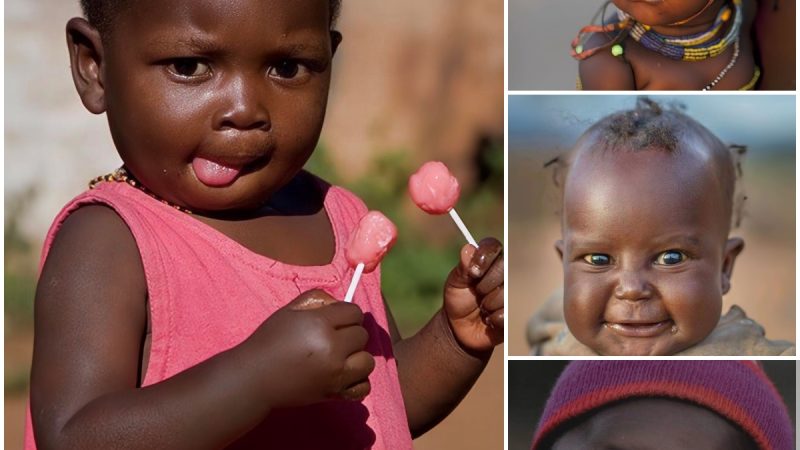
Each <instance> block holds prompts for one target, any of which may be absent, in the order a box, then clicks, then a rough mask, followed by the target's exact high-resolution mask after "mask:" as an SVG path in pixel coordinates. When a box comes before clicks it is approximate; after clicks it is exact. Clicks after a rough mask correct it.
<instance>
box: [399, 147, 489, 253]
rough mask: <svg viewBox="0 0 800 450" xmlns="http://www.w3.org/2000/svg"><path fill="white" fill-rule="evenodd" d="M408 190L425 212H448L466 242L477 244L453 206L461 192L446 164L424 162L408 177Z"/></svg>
mask: <svg viewBox="0 0 800 450" xmlns="http://www.w3.org/2000/svg"><path fill="white" fill-rule="evenodd" d="M408 192H409V194H411V199H412V200H414V203H416V204H417V206H419V207H420V209H422V210H423V211H425V212H426V213H428V214H444V213H449V214H450V217H451V218H452V219H453V221H454V222H455V223H456V226H457V227H458V229H459V230H461V233H462V234H463V235H464V237H465V238H466V239H467V242H469V243H470V244H472V245H473V246H475V247H477V246H478V244H477V243H476V242H475V239H474V238H473V237H472V234H470V232H469V230H467V227H466V225H464V222H462V221H461V217H459V215H458V213H457V212H456V210H455V208H454V207H455V206H456V203H457V202H458V196H459V195H460V194H461V187H460V186H459V185H458V180H457V179H456V177H454V176H453V174H451V173H450V171H449V170H448V169H447V166H445V165H444V164H443V163H441V162H439V161H428V162H426V163H425V164H423V165H422V167H420V168H419V170H417V171H416V172H415V173H414V174H413V175H411V178H409V179H408Z"/></svg>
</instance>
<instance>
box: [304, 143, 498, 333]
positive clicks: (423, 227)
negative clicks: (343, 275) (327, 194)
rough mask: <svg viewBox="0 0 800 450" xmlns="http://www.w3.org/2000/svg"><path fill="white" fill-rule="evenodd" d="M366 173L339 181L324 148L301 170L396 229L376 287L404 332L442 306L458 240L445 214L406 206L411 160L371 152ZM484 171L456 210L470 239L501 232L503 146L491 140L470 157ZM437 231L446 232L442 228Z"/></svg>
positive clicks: (461, 242)
mask: <svg viewBox="0 0 800 450" xmlns="http://www.w3.org/2000/svg"><path fill="white" fill-rule="evenodd" d="M376 154H377V155H378V156H377V157H376V158H375V159H374V160H373V161H371V163H370V167H369V169H368V170H367V171H366V174H365V175H363V176H361V177H359V178H358V179H356V180H351V181H348V182H344V181H343V177H341V175H340V174H339V173H337V171H336V170H335V169H334V165H333V164H331V162H330V158H329V156H328V151H327V149H326V148H325V147H324V146H320V147H319V148H318V149H317V150H316V151H315V152H314V155H313V156H312V157H311V159H310V160H309V162H308V163H307V164H306V168H307V169H308V170H309V171H311V172H313V173H315V174H316V175H318V176H320V177H322V178H324V179H325V180H327V181H328V182H330V183H333V184H341V185H343V186H345V187H346V188H348V189H350V190H351V191H353V192H354V193H355V194H356V195H358V196H359V197H361V199H362V200H364V202H365V203H366V204H367V207H368V208H370V209H377V210H380V211H381V212H382V213H384V214H385V215H386V216H387V217H389V218H390V219H391V220H392V221H393V222H394V223H395V225H397V228H398V240H397V244H396V246H395V247H394V248H393V249H392V251H390V252H389V253H388V254H387V256H386V258H385V259H384V260H383V263H382V264H381V275H382V289H383V293H384V295H385V296H386V299H387V301H388V302H389V305H390V307H391V309H392V313H393V315H394V317H395V319H396V320H397V324H398V327H399V328H400V331H401V333H402V334H403V335H404V336H408V335H410V334H412V333H413V332H415V331H416V330H417V329H419V328H420V327H421V326H422V325H424V324H425V323H426V322H427V321H428V320H429V319H430V318H431V316H432V315H433V313H434V312H435V311H437V310H438V309H439V308H440V307H441V304H442V297H441V296H442V288H443V286H444V281H445V278H447V274H448V273H449V272H450V270H451V269H452V268H453V267H454V266H455V265H456V263H457V262H458V254H459V249H460V248H461V246H462V245H464V243H465V242H464V238H463V236H462V235H461V234H460V232H459V231H458V229H457V228H456V226H455V224H453V223H452V220H451V219H450V218H449V217H447V216H429V215H427V214H425V213H423V212H422V211H421V210H419V209H417V208H416V207H413V206H410V205H411V201H410V199H409V197H408V194H407V184H408V177H409V176H410V175H411V174H412V173H413V172H414V171H415V170H416V169H417V164H418V163H417V162H415V161H412V160H411V158H409V153H408V152H405V151H402V150H388V151H383V152H376ZM476 164H478V165H479V166H480V168H481V171H482V172H484V175H485V176H483V177H482V179H481V180H479V182H478V183H476V186H474V187H473V188H472V189H471V190H469V191H462V194H461V199H460V200H459V203H458V205H457V210H458V213H459V215H460V216H461V218H462V219H463V220H464V223H466V224H467V226H468V227H469V229H470V232H471V233H472V234H473V236H475V238H476V239H481V237H484V236H494V237H497V238H498V239H501V240H502V236H503V149H502V142H491V143H490V145H489V146H487V147H486V148H485V149H484V151H481V152H480V154H479V158H478V160H477V161H476ZM443 230H449V231H447V232H444V233H443V232H442V231H443Z"/></svg>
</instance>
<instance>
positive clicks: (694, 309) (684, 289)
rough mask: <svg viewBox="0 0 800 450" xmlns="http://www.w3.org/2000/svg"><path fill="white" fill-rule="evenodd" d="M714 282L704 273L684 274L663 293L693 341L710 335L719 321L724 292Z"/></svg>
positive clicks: (670, 309) (677, 320)
mask: <svg viewBox="0 0 800 450" xmlns="http://www.w3.org/2000/svg"><path fill="white" fill-rule="evenodd" d="M698 275H700V274H698ZM715 286H716V285H715V284H714V283H711V282H709V278H708V277H705V276H695V277H685V278H683V279H682V280H676V283H674V284H672V285H671V286H670V289H669V291H668V292H665V293H664V294H665V295H664V302H665V306H666V307H667V309H668V310H669V312H670V315H671V316H672V318H673V320H674V321H675V322H676V323H677V324H678V327H679V329H681V330H682V331H683V332H684V333H687V337H688V338H689V339H691V340H692V341H695V342H697V341H700V340H702V339H703V338H705V337H706V336H708V335H709V334H710V333H711V330H713V329H714V327H715V326H716V324H717V322H718V321H719V317H720V314H721V312H722V294H721V293H720V290H719V289H717V288H715Z"/></svg>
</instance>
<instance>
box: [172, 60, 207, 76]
mask: <svg viewBox="0 0 800 450" xmlns="http://www.w3.org/2000/svg"><path fill="white" fill-rule="evenodd" d="M167 70H169V71H170V72H172V73H174V74H175V75H178V76H179V77H184V78H195V77H202V76H205V75H208V74H209V73H210V72H211V67H209V65H208V64H206V63H204V62H203V61H201V60H199V59H196V58H178V59H176V60H173V61H172V62H171V63H170V64H169V65H168V66H167Z"/></svg>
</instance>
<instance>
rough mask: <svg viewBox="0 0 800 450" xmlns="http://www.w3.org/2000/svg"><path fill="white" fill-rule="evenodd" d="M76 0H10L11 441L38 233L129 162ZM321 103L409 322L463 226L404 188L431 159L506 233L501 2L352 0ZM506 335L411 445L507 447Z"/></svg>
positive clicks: (332, 177) (390, 290)
mask: <svg viewBox="0 0 800 450" xmlns="http://www.w3.org/2000/svg"><path fill="white" fill-rule="evenodd" d="M79 14H80V11H79V8H78V0H72V1H63V0H40V1H37V2H30V1H25V0H9V1H6V2H5V30H6V33H5V36H6V41H5V95H6V96H5V102H6V103H5V108H6V111H7V112H8V114H6V116H5V136H4V137H5V163H6V164H5V241H4V242H5V254H4V256H5V270H4V281H5V289H4V294H5V303H4V304H5V310H4V311H5V316H4V319H5V320H4V324H5V327H4V342H5V374H4V375H5V385H4V391H5V448H21V445H22V432H23V421H24V411H25V402H26V399H27V387H28V377H29V370H30V359H31V349H32V338H33V320H32V312H33V303H32V301H33V296H34V290H35V282H36V276H37V266H38V258H39V252H40V249H41V243H42V240H43V238H44V235H45V233H46V231H47V228H48V227H49V225H50V222H51V220H52V219H53V217H54V216H55V215H56V213H57V212H58V211H59V209H60V208H61V207H62V206H63V205H64V204H65V203H66V202H67V201H69V200H70V199H71V198H72V197H74V196H75V195H77V194H79V193H80V192H82V191H83V190H84V189H85V188H86V185H87V182H88V180H90V179H91V178H93V177H95V176H97V175H100V174H104V173H108V172H109V171H111V170H113V169H114V168H116V167H118V166H119V165H120V160H119V158H118V157H117V155H116V153H115V151H114V148H113V145H112V142H111V138H110V135H109V132H108V130H107V126H106V121H105V117H104V116H93V115H91V114H90V113H88V112H87V111H85V110H84V109H83V107H82V105H81V104H80V101H79V99H78V96H77V94H76V93H75V89H74V87H73V85H72V80H71V77H70V72H69V61H68V57H67V49H66V43H65V33H64V25H65V23H66V21H67V20H68V19H69V18H70V17H73V16H77V15H79ZM337 28H338V29H339V30H340V31H342V33H343V35H344V41H343V43H342V45H341V46H340V47H339V50H338V52H337V54H336V57H335V59H334V77H333V85H332V89H331V95H330V101H329V105H328V116H327V120H326V124H325V127H324V129H323V132H322V138H321V140H320V144H319V148H318V150H317V151H316V152H315V154H314V156H313V157H312V159H311V161H309V163H308V166H307V167H308V168H309V169H310V170H311V171H313V172H315V173H317V174H318V175H321V176H322V177H323V178H326V179H327V180H329V181H331V182H333V183H338V184H341V185H343V186H345V187H347V188H349V189H351V190H353V191H355V192H356V193H357V194H358V195H360V196H361V198H363V199H364V201H365V202H366V203H367V205H368V206H369V207H370V208H371V209H380V210H382V211H383V212H384V213H385V214H386V215H387V216H389V217H390V218H391V219H392V220H393V221H394V222H395V223H396V224H397V225H398V228H399V239H398V242H397V245H396V246H395V248H394V249H393V250H392V252H390V254H389V255H388V256H387V257H386V259H385V260H384V264H383V269H382V273H383V290H384V293H385V294H386V297H387V299H388V301H389V303H390V306H391V308H392V311H393V313H394V315H395V317H396V319H397V320H398V324H399V326H400V328H401V332H402V334H403V335H404V336H409V335H411V334H413V333H414V332H415V331H416V330H417V329H419V328H420V327H421V326H422V325H423V324H424V323H425V322H426V321H427V320H428V319H429V318H430V317H431V316H432V314H433V313H434V311H436V310H437V309H438V308H439V306H440V304H441V289H442V285H443V282H444V279H445V277H446V276H447V273H448V272H449V270H450V269H451V268H452V267H453V266H454V265H455V263H456V262H457V255H458V249H459V248H460V246H461V245H462V240H463V238H462V237H461V235H460V234H459V232H458V230H457V229H456V228H455V226H454V225H453V224H452V223H451V221H450V219H449V218H447V217H443V216H428V215H426V214H424V213H422V212H420V211H419V210H417V208H416V207H415V206H414V205H413V204H412V203H411V201H410V200H409V199H408V197H407V195H406V182H407V179H408V176H409V175H410V174H411V173H412V172H413V171H414V170H416V168H417V167H418V166H419V165H420V164H422V163H423V162H424V161H427V160H430V159H439V160H442V161H444V162H445V163H446V164H447V165H448V166H449V167H450V168H451V170H452V171H453V172H454V173H455V175H456V176H457V177H458V178H459V180H460V182H461V183H462V186H463V190H462V198H461V201H460V202H459V204H458V211H459V213H460V214H461V215H462V218H463V219H464V221H465V222H466V224H467V225H468V226H469V227H470V229H471V231H472V233H473V234H474V235H475V236H476V237H478V236H485V235H492V236H496V237H498V238H502V236H503V112H504V111H503V107H504V106H503V101H504V99H503V96H504V90H503V2H500V1H491V2H487V1H482V0H462V1H458V0H433V1H423V0H409V1H406V2H395V3H392V2H373V1H370V0H345V1H344V2H343V8H342V15H341V17H340V19H339V22H338V26H337ZM503 352H504V350H503V347H502V346H501V347H499V348H498V349H497V350H496V351H495V356H494V357H493V359H492V361H491V362H490V364H489V367H488V368H487V370H486V371H485V372H484V374H483V375H482V377H481V378H480V380H478V383H477V384H476V386H475V388H473V390H472V392H471V393H470V394H469V396H468V397H467V398H466V399H465V400H464V402H463V403H462V404H461V405H460V406H459V407H458V409H457V410H456V411H455V412H454V413H453V414H451V415H450V416H449V417H448V418H447V419H446V420H445V421H444V422H443V423H442V424H440V425H439V426H437V427H436V428H435V429H434V430H432V431H430V432H429V433H427V434H426V435H425V436H423V437H421V438H419V439H417V440H416V441H415V447H416V448H418V449H444V448H472V449H484V448H499V447H501V446H502V442H503Z"/></svg>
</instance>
